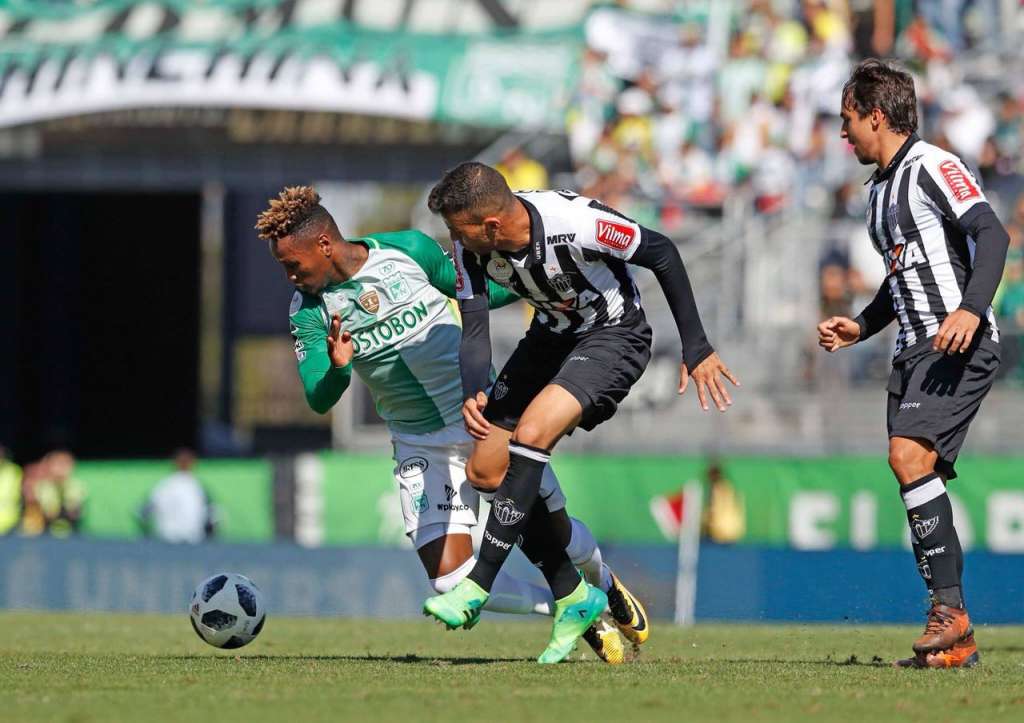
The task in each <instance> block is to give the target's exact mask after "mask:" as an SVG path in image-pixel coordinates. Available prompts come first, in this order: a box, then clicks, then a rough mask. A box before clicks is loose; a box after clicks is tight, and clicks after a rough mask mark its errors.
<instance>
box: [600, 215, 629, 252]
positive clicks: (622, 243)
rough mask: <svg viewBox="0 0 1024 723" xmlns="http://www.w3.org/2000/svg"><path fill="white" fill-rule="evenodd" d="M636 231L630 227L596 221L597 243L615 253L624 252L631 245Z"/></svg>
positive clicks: (601, 220) (611, 222)
mask: <svg viewBox="0 0 1024 723" xmlns="http://www.w3.org/2000/svg"><path fill="white" fill-rule="evenodd" d="M635 235H636V231H635V230H634V229H633V227H632V226H627V225H626V224H624V223H615V222H614V221H605V220H603V219H598V220H597V242H598V243H599V244H601V245H602V246H607V247H608V248H610V249H614V250H615V251H625V250H626V249H628V248H629V246H630V244H632V243H633V238H634V237H635Z"/></svg>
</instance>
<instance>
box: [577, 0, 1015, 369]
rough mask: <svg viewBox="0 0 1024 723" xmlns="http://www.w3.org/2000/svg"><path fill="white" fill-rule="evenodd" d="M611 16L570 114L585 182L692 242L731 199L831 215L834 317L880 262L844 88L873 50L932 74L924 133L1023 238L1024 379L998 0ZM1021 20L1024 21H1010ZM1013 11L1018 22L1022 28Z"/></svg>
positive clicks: (740, 7)
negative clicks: (850, 139)
mask: <svg viewBox="0 0 1024 723" xmlns="http://www.w3.org/2000/svg"><path fill="white" fill-rule="evenodd" d="M618 4H619V6H620V7H617V8H606V9H604V10H601V11H598V12H595V13H594V14H593V15H592V16H591V18H590V19H589V21H588V23H587V26H586V41H587V50H586V53H585V56H584V58H583V60H582V79H581V83H580V86H579V88H578V92H577V94H576V98H575V99H574V102H573V103H572V107H571V110H570V113H569V117H568V132H569V143H570V152H571V155H572V158H573V162H574V166H575V183H574V185H575V186H576V187H577V188H579V189H581V190H582V192H583V193H585V194H587V195H592V196H597V197H600V198H602V199H603V200H604V201H605V202H606V203H608V204H609V205H611V206H614V207H616V208H619V209H620V210H622V211H623V212H624V213H626V214H628V215H630V216H632V217H633V218H635V219H637V220H638V221H640V222H641V223H643V224H647V225H652V226H656V227H659V228H662V229H664V230H665V231H667V232H669V233H673V234H675V235H676V236H677V237H684V238H685V236H686V233H687V229H688V228H690V227H691V226H688V224H692V223H693V222H697V223H698V224H699V223H700V221H701V220H702V219H707V218H709V217H716V216H720V215H721V214H722V213H723V207H724V205H725V204H728V203H729V202H730V201H731V200H733V199H739V200H741V202H742V201H745V202H748V204H749V206H750V207H751V208H753V209H754V212H755V213H759V214H762V215H765V216H773V215H779V216H783V215H785V213H786V212H787V211H791V210H801V211H807V212H811V213H816V214H819V215H821V216H826V217H829V218H831V219H832V221H831V224H830V231H829V236H830V239H829V244H828V245H827V248H826V250H825V252H824V254H823V256H822V258H821V260H820V271H821V306H822V313H823V314H844V315H851V316H852V315H853V314H855V313H856V312H857V311H858V310H859V309H860V308H861V306H862V305H863V304H864V303H866V302H867V301H868V300H870V298H871V296H872V295H873V294H874V292H875V290H876V289H877V288H878V285H879V284H880V283H881V280H882V277H883V269H882V265H881V263H880V262H879V260H878V258H877V255H875V253H874V251H873V250H872V249H871V247H870V244H869V243H868V242H867V235H866V231H865V230H864V207H865V202H866V191H865V190H864V186H863V184H864V181H865V180H866V179H867V178H868V176H869V175H870V173H871V171H872V170H873V169H870V168H865V167H863V166H860V165H859V164H858V163H857V162H856V159H855V158H854V157H853V155H852V153H851V152H850V149H849V147H848V146H847V144H846V143H845V142H844V141H842V140H841V139H840V137H839V125H840V121H839V119H838V111H839V106H840V99H841V89H842V85H843V83H844V82H845V80H846V78H847V77H848V75H849V71H850V69H851V68H852V67H853V65H854V64H855V63H856V62H857V61H858V60H860V59H861V58H863V57H867V56H877V57H888V58H895V59H898V60H899V61H900V62H901V63H902V64H903V65H904V67H906V68H907V69H908V70H910V71H911V72H912V73H913V74H914V76H915V79H916V82H917V89H918V97H919V99H920V102H921V128H920V132H921V134H922V136H923V137H924V138H925V139H926V140H928V141H929V142H931V143H935V144H937V145H940V146H942V147H945V148H948V149H950V150H951V151H953V152H955V153H956V154H958V155H959V156H960V157H961V158H963V159H964V160H965V161H966V162H967V163H968V164H969V165H971V166H972V168H973V169H974V170H975V173H976V175H977V176H978V177H979V178H980V179H981V181H982V183H983V185H984V187H985V189H986V192H987V194H988V195H989V197H990V199H991V201H992V203H993V205H994V206H995V207H996V210H997V212H998V213H999V215H1000V217H1001V218H1002V219H1003V220H1004V223H1005V224H1006V225H1007V227H1008V229H1009V232H1010V235H1011V238H1012V242H1011V243H1012V245H1011V248H1010V255H1009V259H1008V262H1007V267H1006V276H1005V279H1004V282H1003V284H1002V286H1001V287H1000V290H999V293H998V295H997V297H996V301H995V307H996V310H997V314H998V315H999V318H1000V322H1001V324H1002V325H1003V327H1004V331H1006V332H1007V334H1006V338H1005V342H1006V343H1005V344H1004V346H1005V347H1006V348H1005V350H1004V365H1003V366H1004V371H1003V375H1004V376H1007V377H1009V378H1010V379H1013V380H1016V381H1017V382H1018V383H1022V382H1024V365H1021V364H1019V363H1018V362H1019V359H1020V357H1021V344H1022V342H1021V338H1022V337H1021V335H1020V331H1021V330H1024V247H1022V239H1024V151H1022V126H1021V119H1022V110H1024V83H1020V82H1019V81H1018V80H1017V77H1019V75H1015V74H1014V73H1013V72H1007V68H1008V67H1017V66H1018V64H1020V61H1021V60H1024V54H1022V53H1020V50H1019V48H1018V47H1017V46H1016V45H1015V44H1014V42H1013V40H1012V38H1014V37H1015V35H1013V34H1012V32H1015V31H1009V30H1007V28H1008V27H1010V26H1015V25H1019V24H1020V20H1021V15H1020V14H1021V13H1022V10H1021V8H1020V7H1019V6H1018V7H1012V5H1013V4H1011V3H1001V2H999V0H928V1H924V0H879V1H878V2H862V1H860V0H748V1H747V2H732V3H721V4H718V5H716V4H715V3H674V4H672V3H669V4H666V5H665V8H673V7H680V6H682V7H685V8H692V6H694V5H697V6H699V7H700V9H701V10H702V12H695V11H691V12H686V11H684V10H676V11H674V12H670V13H668V14H663V15H651V14H639V13H635V12H628V11H626V10H624V9H623V8H624V7H626V6H629V5H630V3H628V2H625V1H623V2H620V3H618ZM1006 13H1011V14H1012V15H1013V17H1012V18H1008V17H1007V16H1006ZM1008 20H1014V22H1009V23H1008V22H1007V21H1008Z"/></svg>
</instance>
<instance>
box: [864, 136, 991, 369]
mask: <svg viewBox="0 0 1024 723" xmlns="http://www.w3.org/2000/svg"><path fill="white" fill-rule="evenodd" d="M870 184H871V187H870V195H869V201H868V209H867V225H868V233H869V234H870V236H871V241H872V243H873V244H874V246H875V249H876V250H877V251H878V252H879V253H880V254H881V255H882V259H883V262H884V263H885V271H886V283H887V284H888V286H889V292H890V295H891V297H892V302H893V308H894V310H895V314H896V318H897V319H898V320H899V325H900V330H899V336H898V338H897V340H896V350H895V353H894V356H895V357H899V356H900V354H902V353H903V352H905V351H906V350H908V349H912V348H914V347H916V346H917V345H919V344H922V343H923V342H924V341H926V340H928V339H930V338H931V337H933V336H935V335H936V333H938V330H939V326H940V325H941V324H942V322H943V320H944V319H945V318H946V316H948V315H949V314H950V313H952V312H953V311H955V310H956V309H958V308H960V306H961V303H962V302H963V301H964V293H965V291H966V289H967V285H968V282H969V281H970V279H971V275H972V273H973V271H974V255H975V243H974V239H972V238H971V237H970V236H969V235H968V234H967V233H966V232H965V230H964V225H965V224H964V223H962V222H963V221H964V220H965V217H967V216H969V215H971V212H972V209H975V208H976V207H977V206H978V205H979V204H985V208H986V209H987V208H988V204H987V201H986V199H985V195H984V193H983V192H982V191H981V187H980V185H979V184H978V182H977V180H976V179H975V178H974V176H973V175H972V174H971V173H970V171H968V170H967V167H966V166H965V165H964V163H963V162H962V161H961V160H960V159H959V158H957V157H956V156H955V155H953V154H952V153H949V152H948V151H944V150H942V149H941V148H938V147H937V146H933V145H931V144H929V143H925V142H924V141H922V140H920V139H919V138H918V137H917V135H916V134H915V135H912V136H910V138H908V139H907V141H906V143H904V144H903V146H902V148H901V149H900V151H899V153H897V154H896V156H895V157H894V158H893V159H892V161H891V162H890V163H889V165H888V166H887V167H886V168H885V169H882V170H879V171H877V172H876V173H875V174H874V175H873V176H872V177H871V180H870ZM978 311H979V313H980V314H981V315H982V322H981V326H980V327H979V329H978V334H979V335H982V334H983V335H984V337H986V338H989V339H991V340H992V341H995V342H998V341H999V329H998V327H997V326H996V320H995V316H994V315H993V312H992V307H991V305H989V306H988V308H987V309H979V310H978Z"/></svg>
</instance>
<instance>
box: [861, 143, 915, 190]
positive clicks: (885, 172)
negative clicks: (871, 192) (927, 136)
mask: <svg viewBox="0 0 1024 723" xmlns="http://www.w3.org/2000/svg"><path fill="white" fill-rule="evenodd" d="M919 140H921V137H920V136H918V135H917V133H911V134H910V136H909V137H908V138H907V140H905V141H903V145H902V146H900V149H899V150H898V151H896V155H895V156H893V157H892V160H891V161H889V165H888V166H886V167H885V168H879V169H878V170H876V171H875V172H874V173H872V174H871V178H869V179H868V180H867V182H868V183H879V182H880V181H884V180H885V179H887V178H888V177H889V176H891V175H892V173H893V171H895V170H896V168H897V167H898V166H899V165H900V164H901V163H903V159H904V158H906V157H907V153H909V152H910V147H911V146H913V145H914V144H915V143H917V142H918V141H919Z"/></svg>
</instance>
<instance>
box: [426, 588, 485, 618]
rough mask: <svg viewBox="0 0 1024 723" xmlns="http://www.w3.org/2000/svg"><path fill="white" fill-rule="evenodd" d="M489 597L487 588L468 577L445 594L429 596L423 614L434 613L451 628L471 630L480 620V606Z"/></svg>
mask: <svg viewBox="0 0 1024 723" xmlns="http://www.w3.org/2000/svg"><path fill="white" fill-rule="evenodd" d="M488 597H490V595H489V594H488V592H487V591H486V590H484V589H483V588H482V587H480V586H479V585H477V584H476V583H475V582H473V581H472V580H470V579H469V578H466V579H464V580H462V581H461V582H459V584H458V585H456V586H455V587H453V588H452V589H451V590H449V591H448V592H446V593H444V594H443V595H435V596H434V597H428V598H427V600H426V602H424V603H423V614H424V615H433V616H434V617H435V618H437V619H438V620H439V621H441V622H442V623H444V624H445V626H446V627H447V628H448V629H449V630H455V628H464V629H465V630H469V629H470V628H472V627H473V626H474V625H476V624H477V623H478V622H480V608H482V607H483V606H484V604H485V603H486V602H487V598H488Z"/></svg>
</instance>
